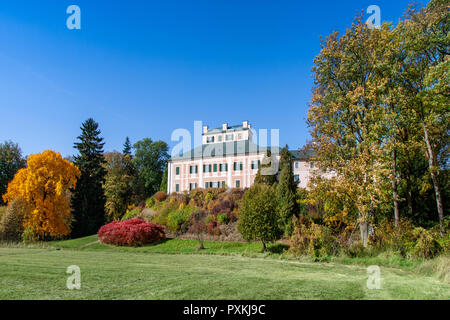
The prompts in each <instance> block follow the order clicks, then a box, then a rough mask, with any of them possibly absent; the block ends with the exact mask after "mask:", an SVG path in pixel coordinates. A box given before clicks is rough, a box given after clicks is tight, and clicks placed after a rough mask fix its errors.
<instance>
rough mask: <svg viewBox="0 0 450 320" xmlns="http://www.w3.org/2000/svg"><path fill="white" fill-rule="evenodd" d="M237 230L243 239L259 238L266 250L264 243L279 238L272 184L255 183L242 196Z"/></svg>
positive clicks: (279, 232)
mask: <svg viewBox="0 0 450 320" xmlns="http://www.w3.org/2000/svg"><path fill="white" fill-rule="evenodd" d="M238 231H239V232H240V233H241V235H242V237H243V238H244V239H245V240H259V241H261V242H262V244H263V248H264V249H263V250H264V251H266V249H267V247H266V244H267V243H269V242H273V241H276V240H278V239H279V238H280V236H281V234H282V230H281V229H280V228H279V225H278V215H277V202H276V199H275V191H274V189H273V187H272V186H268V185H264V184H255V185H253V186H252V187H251V188H250V189H248V190H247V192H245V193H244V196H243V198H242V204H241V210H240V213H239V221H238Z"/></svg>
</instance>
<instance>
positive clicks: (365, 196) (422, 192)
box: [308, 0, 450, 246]
mask: <svg viewBox="0 0 450 320" xmlns="http://www.w3.org/2000/svg"><path fill="white" fill-rule="evenodd" d="M362 18H363V17H362V16H361V17H357V18H356V20H355V21H354V23H353V25H352V26H351V28H349V29H347V30H346V32H345V34H343V35H341V36H340V35H338V33H337V32H335V33H333V34H331V35H330V36H328V37H327V38H326V39H324V40H323V41H322V44H321V51H320V53H319V55H318V56H317V57H316V58H315V60H314V67H313V73H314V83H315V85H314V88H313V95H312V100H311V104H310V109H309V112H308V125H309V128H310V129H311V135H312V142H311V144H310V146H309V147H310V148H311V149H313V150H314V154H315V159H314V160H315V162H316V163H317V165H318V166H319V167H320V168H321V169H322V171H326V172H328V173H330V174H331V175H332V176H333V177H332V178H331V179H325V178H323V177H320V176H317V177H316V178H315V179H314V181H313V183H312V185H311V188H312V194H311V199H315V202H314V203H315V204H316V206H317V207H318V208H319V209H321V210H322V212H324V214H325V216H326V217H325V218H326V219H328V221H334V223H335V224H342V225H343V226H344V227H345V226H348V225H352V224H357V225H358V226H359V228H360V232H361V238H362V240H363V241H364V245H365V246H367V241H368V239H369V237H370V236H371V235H374V234H375V228H376V226H377V223H378V222H379V221H380V220H381V219H383V218H385V217H392V219H393V221H394V224H395V227H397V228H398V226H399V224H400V222H401V220H402V219H409V220H412V221H413V223H415V224H418V225H422V226H427V227H431V226H432V225H433V223H434V222H435V221H439V231H440V234H441V236H443V235H444V233H445V231H446V230H445V229H446V225H448V222H447V223H446V222H445V220H444V216H448V199H449V182H448V160H449V158H448V156H449V135H448V133H449V110H450V109H449V106H450V103H449V97H450V89H449V80H450V78H449V70H450V59H449V56H448V54H449V44H450V38H449V36H448V35H449V22H450V15H449V7H448V1H445V0H431V1H430V2H429V3H428V5H427V6H426V7H423V8H415V7H413V6H410V7H409V9H408V10H407V11H406V14H405V18H404V19H403V20H401V21H399V22H398V24H397V25H396V26H394V25H392V24H388V23H384V24H383V25H382V26H381V27H380V28H379V29H376V28H374V29H370V28H369V27H368V26H367V25H366V24H364V23H363V22H362Z"/></svg>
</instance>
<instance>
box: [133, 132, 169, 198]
mask: <svg viewBox="0 0 450 320" xmlns="http://www.w3.org/2000/svg"><path fill="white" fill-rule="evenodd" d="M133 148H134V149H135V155H134V158H133V164H134V167H135V169H136V172H137V179H136V187H135V192H137V197H138V199H139V200H145V199H146V198H148V197H149V196H151V195H153V194H154V193H155V192H157V191H158V190H159V189H160V187H161V181H162V177H163V172H164V170H165V168H166V166H167V160H168V159H169V154H168V152H167V151H168V149H169V147H168V146H167V143H165V142H164V141H155V142H153V141H152V139H150V138H144V139H142V140H140V141H138V142H136V143H135V144H134V145H133Z"/></svg>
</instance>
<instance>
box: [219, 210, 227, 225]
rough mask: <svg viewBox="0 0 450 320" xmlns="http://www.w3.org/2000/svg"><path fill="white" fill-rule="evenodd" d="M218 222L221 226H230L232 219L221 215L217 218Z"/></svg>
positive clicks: (224, 214)
mask: <svg viewBox="0 0 450 320" xmlns="http://www.w3.org/2000/svg"><path fill="white" fill-rule="evenodd" d="M217 221H218V222H219V223H220V224H223V225H225V224H228V223H229V222H230V218H229V217H228V215H227V214H226V213H221V214H219V215H218V216H217Z"/></svg>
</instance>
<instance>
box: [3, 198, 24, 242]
mask: <svg viewBox="0 0 450 320" xmlns="http://www.w3.org/2000/svg"><path fill="white" fill-rule="evenodd" d="M29 211H30V208H29V206H28V204H27V203H26V202H25V200H23V199H21V198H16V199H14V200H12V201H10V203H9V204H8V207H6V210H5V213H4V214H3V215H2V217H1V220H0V237H1V238H2V239H3V240H11V241H19V240H21V236H22V233H23V219H24V216H25V215H26V214H27V213H29Z"/></svg>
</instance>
